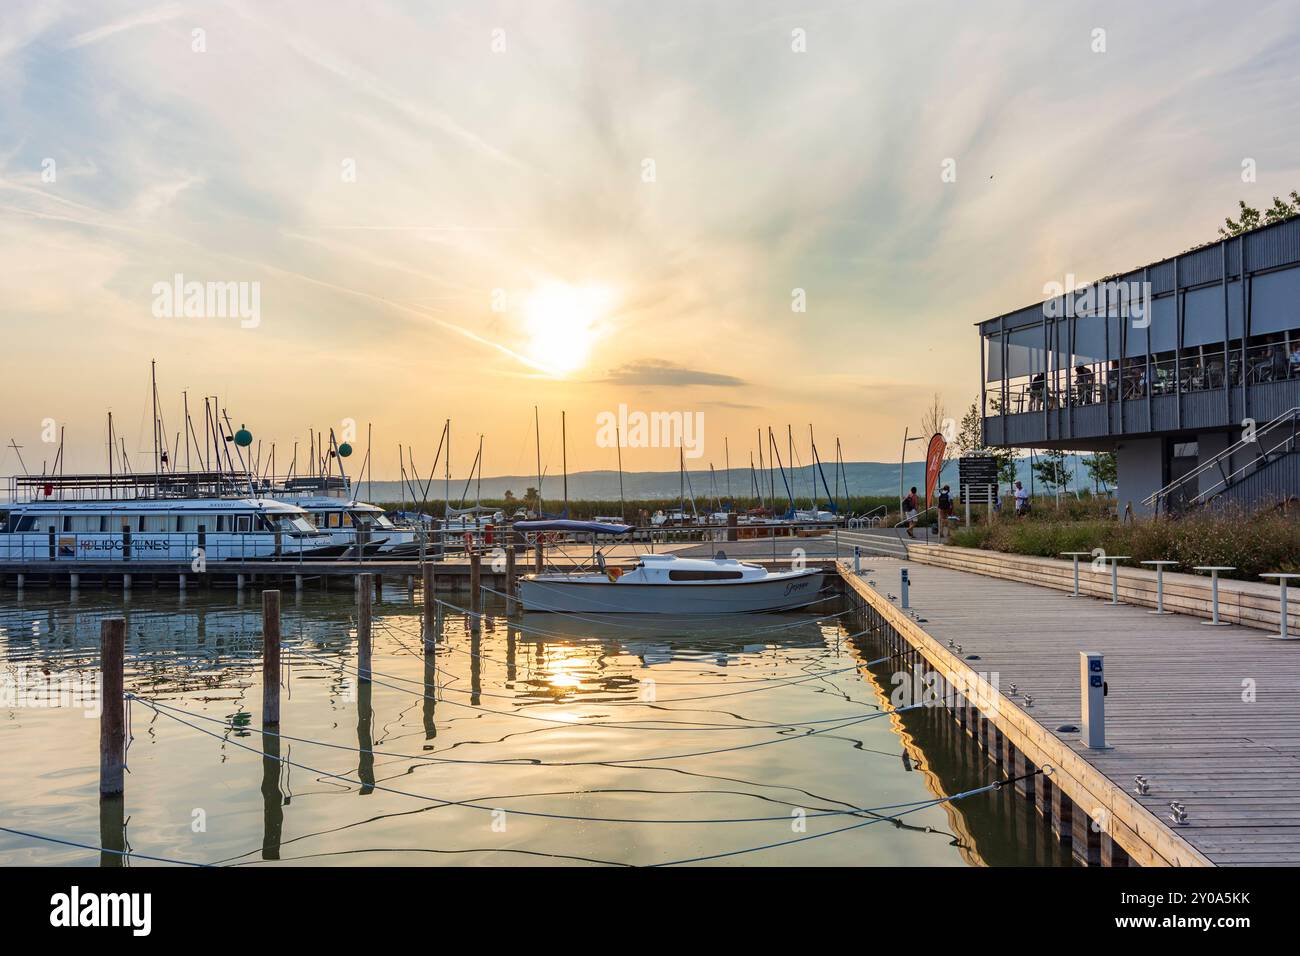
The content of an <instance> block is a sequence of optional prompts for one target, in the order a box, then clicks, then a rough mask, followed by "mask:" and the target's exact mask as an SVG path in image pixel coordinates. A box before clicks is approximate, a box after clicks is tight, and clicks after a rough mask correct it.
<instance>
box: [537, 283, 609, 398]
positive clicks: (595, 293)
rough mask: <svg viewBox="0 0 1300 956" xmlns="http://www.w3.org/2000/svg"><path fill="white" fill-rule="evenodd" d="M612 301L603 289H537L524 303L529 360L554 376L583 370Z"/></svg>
mask: <svg viewBox="0 0 1300 956" xmlns="http://www.w3.org/2000/svg"><path fill="white" fill-rule="evenodd" d="M611 298H612V297H611V295H610V292H609V290H608V289H606V288H604V287H602V286H587V285H583V286H574V285H568V284H567V283H563V282H548V283H546V284H545V285H541V286H538V287H537V288H536V289H534V290H533V292H532V293H531V294H530V295H529V296H528V298H527V300H525V302H524V323H525V327H526V329H527V331H528V335H529V340H528V347H527V350H526V352H527V355H528V357H529V358H530V359H531V360H532V361H534V362H536V363H537V364H538V365H539V366H541V367H542V368H544V369H546V371H548V372H550V373H551V374H552V375H555V376H564V375H566V374H568V373H570V372H575V371H577V370H578V369H580V368H582V366H583V365H585V364H586V363H587V358H588V357H589V356H590V354H591V348H592V345H594V344H595V341H596V339H597V338H598V337H599V335H600V334H601V332H602V331H603V328H602V323H603V321H604V320H605V319H606V318H607V312H608V309H609V305H610V302H611Z"/></svg>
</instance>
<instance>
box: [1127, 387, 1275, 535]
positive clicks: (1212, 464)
mask: <svg viewBox="0 0 1300 956" xmlns="http://www.w3.org/2000/svg"><path fill="white" fill-rule="evenodd" d="M1298 423H1300V405H1297V406H1296V407H1294V408H1290V409H1288V410H1287V411H1285V412H1283V413H1282V414H1281V415H1279V416H1277V418H1275V419H1273V420H1272V421H1271V422H1268V423H1267V424H1265V425H1262V426H1260V427H1259V428H1256V429H1255V431H1254V432H1253V434H1251V435H1250V436H1249V437H1248V438H1243V439H1241V440H1240V441H1238V442H1235V443H1234V444H1232V445H1229V446H1228V447H1227V448H1225V449H1224V450H1223V451H1221V452H1219V453H1218V454H1217V455H1215V456H1214V457H1213V458H1211V459H1209V460H1208V461H1206V462H1204V463H1202V464H1201V465H1198V466H1197V467H1196V468H1193V469H1192V470H1191V471H1189V472H1188V473H1187V474H1185V475H1182V476H1181V477H1179V478H1177V479H1175V480H1174V481H1171V482H1170V483H1169V484H1167V485H1165V486H1164V487H1163V488H1161V489H1160V490H1159V491H1156V492H1154V493H1152V494H1151V495H1148V496H1147V497H1146V498H1145V499H1143V502H1142V503H1143V504H1145V505H1146V506H1147V507H1149V508H1153V509H1154V510H1155V511H1156V512H1157V513H1158V512H1159V511H1160V510H1161V508H1162V507H1163V508H1164V510H1165V511H1168V510H1169V502H1170V500H1171V498H1172V496H1173V495H1174V493H1175V492H1177V491H1180V490H1182V489H1184V488H1186V487H1187V486H1188V485H1193V483H1195V484H1194V487H1196V488H1198V489H1199V487H1200V478H1201V476H1202V475H1204V474H1205V473H1206V472H1208V471H1210V470H1212V469H1215V468H1217V469H1218V470H1219V480H1218V481H1216V482H1215V483H1214V484H1213V485H1211V486H1210V487H1209V488H1207V489H1205V490H1204V491H1200V490H1198V491H1197V493H1196V494H1195V495H1193V496H1192V497H1190V498H1189V499H1188V500H1187V503H1188V504H1189V505H1195V504H1199V503H1201V502H1202V501H1205V500H1207V499H1208V498H1209V497H1210V496H1211V495H1213V494H1215V493H1217V492H1219V491H1221V490H1223V489H1224V488H1226V487H1228V486H1230V485H1231V484H1233V483H1234V482H1235V481H1236V480H1238V478H1239V476H1240V477H1244V476H1243V475H1242V473H1243V472H1245V471H1248V470H1250V469H1251V468H1254V467H1255V466H1256V464H1257V463H1258V461H1259V459H1260V458H1267V457H1268V456H1270V455H1272V454H1274V453H1275V452H1278V451H1279V450H1281V449H1282V448H1283V446H1286V445H1290V446H1291V447H1292V448H1294V447H1295V441H1296V429H1297V424H1298ZM1286 426H1290V429H1289V431H1288V432H1285V433H1284V436H1285V437H1283V439H1282V440H1281V441H1279V442H1278V443H1277V444H1275V445H1273V446H1272V447H1270V448H1269V449H1268V450H1266V451H1264V452H1261V453H1259V454H1257V455H1256V456H1255V458H1254V459H1253V460H1252V461H1250V462H1249V463H1247V464H1245V465H1243V466H1241V467H1240V468H1238V469H1236V470H1235V471H1233V472H1231V473H1229V472H1227V471H1225V470H1224V468H1223V463H1224V462H1229V463H1230V462H1231V460H1232V456H1233V455H1235V454H1237V453H1238V452H1242V451H1245V450H1247V449H1251V448H1253V449H1256V450H1258V449H1260V448H1263V446H1264V441H1263V439H1264V438H1265V436H1270V435H1272V434H1273V433H1275V432H1278V431H1279V430H1281V429H1283V428H1284V427H1286ZM1270 440H1271V439H1270Z"/></svg>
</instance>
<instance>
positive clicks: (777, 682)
mask: <svg viewBox="0 0 1300 956" xmlns="http://www.w3.org/2000/svg"><path fill="white" fill-rule="evenodd" d="M398 643H399V644H401V642H400V641H399V642H398ZM403 646H404V645H403ZM405 649H406V650H407V651H408V652H410V653H411V654H412V655H414V654H415V652H414V651H413V650H412V649H410V648H405ZM289 654H290V655H294V654H301V655H302V656H304V657H308V658H311V659H313V660H318V661H330V662H332V659H331V658H325V657H319V656H317V655H315V654H311V653H309V652H307V651H301V650H296V649H294V648H289ZM893 656H894V655H892V654H890V655H887V656H885V657H881V658H878V659H876V660H873V661H866V662H864V663H862V664H857V665H855V666H853V667H841V668H838V669H836V670H832V671H825V672H822V673H818V674H810V675H807V676H805V677H789V678H775V677H770V678H766V679H765V680H764V686H762V687H752V688H749V689H747V690H735V691H730V692H728V693H724V694H702V695H699V696H696V697H673V698H670V699H668V700H646V701H643V700H602V701H600V702H599V703H600V704H601V706H603V707H609V706H622V707H627V706H641V707H644V706H647V705H651V704H653V705H656V706H658V705H662V704H679V703H688V702H693V701H701V700H717V699H718V698H721V697H737V696H740V695H742V694H757V693H759V692H761V691H765V690H772V689H773V688H775V687H797V686H799V685H802V684H807V683H810V682H812V681H816V680H822V679H824V678H825V677H828V676H835V675H837V674H847V673H852V672H855V671H857V670H859V669H860V668H863V667H873V666H875V665H876V664H881V663H884V662H885V661H887V660H889V659H890V657H893ZM338 665H339V666H340V667H343V666H344V665H343V662H342V659H338ZM367 673H369V674H371V675H372V676H373V675H376V674H377V675H379V676H380V677H387V678H388V679H389V680H396V681H402V682H403V683H407V684H420V685H422V686H423V687H425V688H426V689H427V688H433V689H434V690H442V691H448V690H450V691H454V692H455V693H458V694H470V695H474V696H480V697H493V698H496V699H498V700H514V701H517V700H519V699H520V698H519V695H518V694H494V693H492V692H490V691H477V692H475V691H473V690H467V689H465V688H464V687H454V686H452V685H450V684H444V685H441V686H439V685H437V684H430V683H429V682H428V681H426V680H423V679H417V678H414V677H402V676H400V675H397V674H386V673H384V672H383V671H377V670H374V669H373V668H372V669H371V670H369V671H367ZM654 683H655V685H656V686H657V685H658V681H654ZM755 683H757V681H755ZM385 686H388V685H385ZM399 689H401V688H399ZM551 703H556V704H560V703H569V704H579V703H586V701H582V700H571V701H559V700H555V701H551ZM781 726H787V725H784V724H783V725H781Z"/></svg>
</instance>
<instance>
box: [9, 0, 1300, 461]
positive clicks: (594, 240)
mask: <svg viewBox="0 0 1300 956" xmlns="http://www.w3.org/2000/svg"><path fill="white" fill-rule="evenodd" d="M1173 11H1176V12H1177V15H1172V12H1173ZM1297 19H1298V16H1297V12H1296V7H1295V5H1293V4H1284V3H1276V4H1266V5H1262V6H1259V7H1257V8H1253V9H1252V11H1251V14H1250V16H1248V17H1244V16H1241V15H1240V11H1238V10H1236V9H1235V8H1233V7H1231V6H1230V5H1223V4H1221V3H1217V2H1194V3H1179V4H1168V5H1165V4H1158V3H1152V4H1132V3H1101V4H1087V5H1083V4H1080V5H1068V4H1044V3H1039V2H1029V0H1026V2H1010V0H1006V2H991V3H980V4H971V3H957V2H954V3H949V4H944V3H936V4H920V5H918V4H914V3H884V2H882V3H872V4H865V3H864V4H857V3H841V2H829V0H828V2H810V3H807V4H801V5H798V6H795V5H792V4H789V3H778V2H749V3H739V2H734V3H733V2H722V0H719V2H710V3H706V2H700V3H669V4H649V3H647V4H606V3H596V2H586V3H581V2H543V3H524V2H519V3H495V2H475V3H469V2H464V3H438V4H410V3H396V2H393V3H384V2H375V3H369V4H367V5H366V7H365V13H364V14H362V13H360V12H355V11H354V10H353V8H351V7H349V6H345V5H341V4H340V5H338V8H337V9H336V8H334V7H333V6H332V5H328V4H322V3H318V2H310V3H309V2H305V0H303V2H297V3H295V2H286V3H282V4H266V3H261V2H253V0H230V2H225V3H208V2H202V3H200V2H187V0H176V2H170V3H159V4H157V5H152V6H150V5H146V6H142V5H140V4H134V3H133V4H128V3H124V2H123V3H114V2H109V3H103V4H93V5H87V4H72V3H66V4H65V3H57V2H47V0H7V2H6V3H5V13H4V17H3V19H2V20H0V262H3V267H2V268H0V331H2V332H3V336H4V338H3V342H4V345H3V356H4V357H3V379H2V381H0V444H4V445H7V444H8V442H9V439H10V438H11V437H12V438H14V439H15V440H16V441H17V442H18V443H19V444H20V445H23V446H24V452H23V454H24V458H25V459H26V461H27V464H28V467H29V468H33V469H35V470H39V469H40V466H41V462H42V461H49V460H51V459H52V457H53V449H52V447H51V446H50V445H49V444H48V443H46V442H43V441H42V433H43V431H45V430H46V423H47V422H48V421H53V422H55V423H57V424H58V425H60V426H66V429H67V443H68V449H67V457H66V466H67V467H68V468H86V469H99V468H101V467H102V465H103V461H104V415H105V412H106V411H107V410H108V409H112V410H113V412H114V413H115V418H116V421H117V423H118V426H119V429H120V430H121V433H122V434H123V435H125V437H126V440H127V446H128V450H129V452H130V453H131V454H133V455H138V456H140V457H139V461H138V463H139V464H140V465H141V466H143V462H144V460H145V457H146V454H147V449H148V448H149V435H150V431H151V429H150V426H149V420H148V400H149V392H148V374H149V360H150V358H156V359H157V360H158V362H159V384H160V387H161V388H162V391H163V398H164V412H165V414H166V427H167V430H168V432H169V438H170V439H174V437H175V433H176V432H177V431H179V429H180V426H181V419H180V405H181V391H182V390H183V389H184V390H188V391H189V394H190V396H191V408H194V403H195V401H196V400H197V401H198V402H200V403H201V400H202V399H201V396H203V395H205V394H215V395H217V396H219V397H220V400H221V402H222V403H223V404H224V405H225V406H226V407H228V408H229V410H230V415H231V417H232V418H233V419H234V420H236V422H237V423H247V424H248V425H249V427H250V428H251V429H253V431H254V433H255V434H256V435H257V436H258V437H259V438H261V439H263V440H264V441H265V442H267V443H269V442H272V441H274V442H276V443H277V448H278V449H279V454H280V455H281V456H285V455H287V454H288V453H289V450H290V449H291V448H292V446H293V443H294V442H295V441H297V442H299V443H300V444H301V445H302V446H303V447H305V446H306V443H307V441H308V438H307V435H308V429H309V428H316V429H321V430H327V429H329V428H330V427H334V428H339V427H340V425H341V423H342V422H343V421H344V420H347V419H351V420H353V421H355V422H356V423H358V426H359V430H360V441H361V444H362V445H364V441H365V430H366V425H367V424H368V423H369V424H373V428H374V443H375V477H378V478H384V477H391V476H395V475H396V473H397V446H398V443H399V442H400V443H403V444H407V445H413V446H414V447H415V449H416V453H417V460H419V459H420V457H421V456H422V457H423V459H424V460H425V462H427V463H429V464H431V463H432V458H433V451H434V449H435V448H436V446H437V441H438V435H439V433H440V431H441V428H442V422H443V421H444V420H445V419H447V418H451V419H452V420H453V440H454V441H453V458H452V461H453V470H454V471H455V472H456V473H457V474H462V475H463V474H464V472H465V470H467V469H468V467H469V463H470V462H471V460H472V459H473V458H474V453H475V450H476V448H477V444H478V436H479V435H480V434H483V435H485V436H486V441H485V464H484V472H485V473H486V474H489V475H491V474H512V473H513V474H529V473H531V472H532V471H533V469H534V467H535V454H536V453H535V450H534V447H533V440H534V439H533V406H534V405H537V406H539V407H540V408H541V414H542V446H543V447H542V455H543V459H544V461H543V465H544V467H545V468H546V470H547V471H548V473H549V474H552V475H554V474H557V473H558V471H559V457H560V456H559V416H560V411H561V410H562V409H563V410H565V411H567V415H568V463H569V468H570V470H571V471H573V470H580V469H589V468H613V467H614V464H615V454H614V450H613V449H611V448H607V447H601V446H600V445H599V444H598V442H597V441H596V440H595V433H596V422H597V416H599V415H600V414H601V413H602V412H610V411H612V410H615V409H617V408H618V407H619V405H620V404H625V405H627V406H628V407H629V408H631V409H633V410H644V411H647V412H652V411H682V412H692V413H693V412H702V413H703V414H704V416H705V418H704V421H705V452H704V456H703V459H702V460H701V461H700V462H699V463H698V465H696V466H694V467H700V468H703V467H706V465H707V463H709V462H712V463H714V464H715V465H716V466H717V467H721V466H722V456H723V449H722V443H723V438H724V436H727V437H728V438H729V440H730V448H731V461H732V464H733V466H745V465H747V464H748V454H749V451H750V450H752V449H753V448H754V446H755V444H756V438H755V434H756V431H757V430H758V429H759V428H766V426H768V425H772V426H773V427H774V428H776V429H778V430H779V431H780V432H784V429H785V425H786V423H791V424H793V425H794V429H795V433H796V435H797V436H800V437H801V439H802V436H805V435H806V433H807V427H808V425H809V424H810V423H811V424H813V425H814V426H815V427H816V429H817V436H818V441H819V445H822V446H823V447H822V452H823V456H824V457H825V456H826V452H827V449H828V448H833V445H834V439H835V438H836V437H837V436H838V437H839V438H840V439H841V440H842V441H843V444H844V453H845V457H846V458H848V459H851V460H863V459H875V460H890V459H893V458H895V457H896V455H897V448H898V445H899V443H900V440H901V432H902V430H903V428H904V426H906V425H913V426H916V425H918V424H919V422H920V419H921V416H922V413H923V410H924V406H925V405H926V404H927V402H928V400H929V398H930V396H931V395H932V394H933V393H934V392H936V391H938V392H940V393H942V395H943V397H944V399H945V401H946V403H947V405H948V407H949V410H950V412H952V413H954V414H955V415H957V416H958V417H959V416H960V413H961V411H962V410H963V409H964V407H965V406H966V405H968V404H969V403H970V402H971V401H972V400H973V399H975V398H976V397H977V395H978V391H979V381H978V372H977V365H978V354H979V353H978V345H977V340H976V338H975V334H974V331H973V329H972V324H973V323H974V322H976V321H978V320H980V319H984V318H987V317H990V316H993V315H996V314H998V313H999V312H1002V311H1006V310H1009V309H1011V308H1015V307H1019V306H1023V305H1025V304H1028V303H1030V302H1034V301H1037V300H1038V299H1039V298H1041V297H1042V289H1043V286H1044V284H1045V283H1047V282H1051V281H1061V280H1062V278H1063V277H1064V275H1065V274H1066V273H1073V274H1075V275H1077V276H1079V277H1080V279H1081V280H1082V279H1084V278H1091V277H1096V276H1099V275H1104V274H1107V273H1109V272H1114V271H1117V270H1120V269H1124V268H1128V267H1131V266H1135V265H1138V264H1142V263H1145V262H1148V261H1151V260H1154V259H1158V258H1161V257H1164V256H1167V255H1170V254H1173V253H1176V252H1179V251H1181V250H1183V249H1185V248H1187V247H1189V246H1191V245H1193V244H1195V243H1198V242H1201V241H1204V240H1208V239H1211V238H1213V237H1214V235H1215V230H1216V227H1217V226H1218V225H1219V223H1220V222H1221V220H1222V217H1223V216H1224V215H1227V214H1229V213H1232V212H1233V211H1234V210H1235V206H1236V201H1237V200H1238V199H1240V198H1245V199H1248V200H1251V201H1253V202H1255V203H1256V204H1257V205H1267V204H1268V202H1269V197H1271V196H1272V195H1273V194H1274V193H1280V194H1285V193H1286V192H1287V191H1289V190H1290V189H1293V188H1297V187H1300V169H1298V168H1297V165H1298V161H1297V157H1298V156H1300V149H1297V146H1300V127H1297V125H1296V123H1295V121H1294V118H1295V116H1296V112H1295V109H1294V103H1295V102H1296V99H1297V95H1296V94H1297V93H1300V89H1297V77H1296V73H1295V70H1294V63H1295V62H1296V60H1297V56H1296V54H1297V51H1296V49H1295V47H1296V44H1295V39H1294V38H1295V37H1296V35H1297V32H1298V31H1297V29H1296V28H1297ZM1013 27H1014V28H1013ZM1098 28H1103V29H1104V30H1105V34H1106V49H1105V51H1104V52H1096V51H1095V50H1094V48H1093V47H1094V45H1095V44H1094V31H1095V30H1097V29H1098ZM196 31H197V32H196ZM800 37H802V41H800ZM801 44H802V48H800V46H801ZM199 47H202V49H199ZM1247 157H1248V158H1251V159H1253V160H1254V161H1255V163H1256V165H1257V169H1258V181H1257V182H1253V183H1243V181H1242V177H1241V170H1242V162H1243V159H1244V158H1247ZM948 160H953V161H954V163H955V170H956V179H955V181H951V182H949V181H945V180H944V178H943V175H942V174H943V171H944V169H945V162H946V161H948ZM51 163H52V165H51ZM51 172H52V173H53V177H52V178H51V176H50V173H51ZM177 275H179V276H182V277H183V280H184V281H185V282H199V283H217V284H224V283H235V284H241V283H243V284H251V283H256V284H257V288H258V290H259V306H260V308H259V315H258V316H257V321H256V322H252V321H245V322H241V320H240V318H238V317H228V316H227V317H222V316H212V315H203V316H189V315H186V314H184V309H183V308H182V309H179V310H173V312H172V314H167V315H164V316H162V317H159V315H158V314H157V312H158V311H160V310H159V309H158V308H157V307H156V298H157V297H156V295H155V292H154V289H155V288H156V286H157V285H158V284H159V283H163V284H167V283H171V282H172V281H173V279H174V277H175V276H177ZM796 301H800V302H806V308H805V309H803V310H800V309H799V308H797V307H794V306H795V303H796ZM161 311H166V310H161ZM177 313H179V314H177ZM676 461H677V452H676V451H675V450H673V449H661V448H646V449H628V450H626V451H625V453H624V457H623V465H624V468H626V469H629V470H652V469H672V468H674V467H675V466H676ZM425 467H428V465H427V464H426V465H425ZM16 470H18V465H17V461H16V460H15V458H14V456H13V454H12V452H5V453H3V457H0V472H5V473H11V472H14V471H16Z"/></svg>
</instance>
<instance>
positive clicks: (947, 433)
mask: <svg viewBox="0 0 1300 956" xmlns="http://www.w3.org/2000/svg"><path fill="white" fill-rule="evenodd" d="M921 434H923V435H925V436H926V437H929V436H931V435H935V434H939V435H942V436H943V438H944V441H945V442H947V444H946V445H945V447H944V450H943V467H944V468H946V467H947V466H948V462H949V461H951V460H952V444H953V442H954V441H955V440H956V439H957V437H958V436H957V435H956V422H954V421H953V420H952V419H951V418H949V417H948V409H947V408H946V407H945V406H944V404H943V399H942V398H940V397H939V393H938V392H935V393H934V399H933V401H931V402H930V407H929V408H927V409H926V410H925V413H924V414H923V415H922V416H921Z"/></svg>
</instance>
